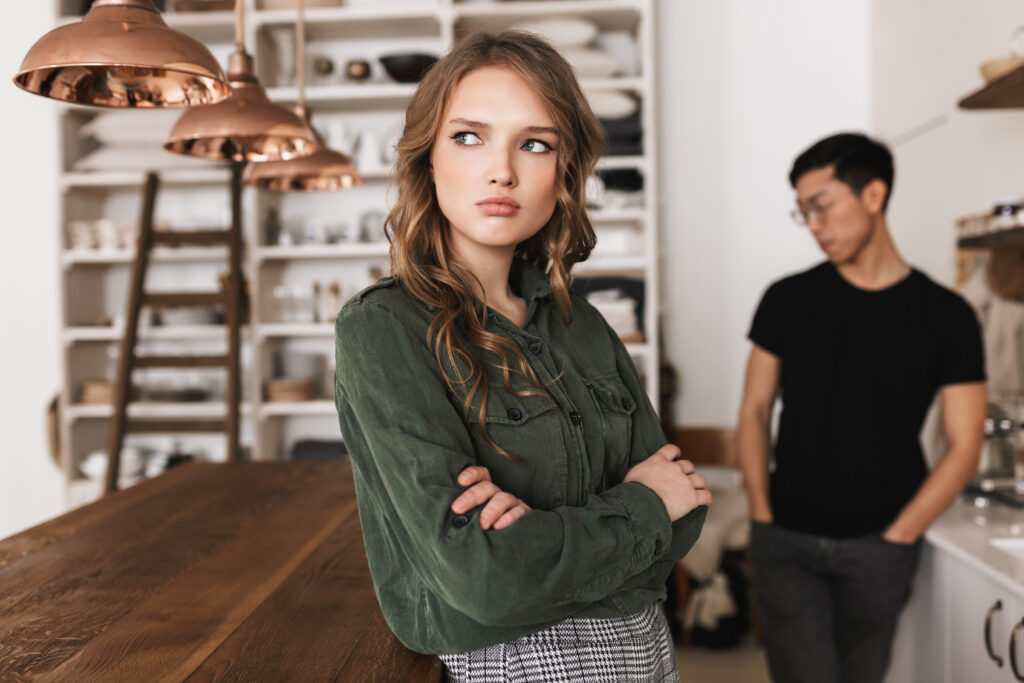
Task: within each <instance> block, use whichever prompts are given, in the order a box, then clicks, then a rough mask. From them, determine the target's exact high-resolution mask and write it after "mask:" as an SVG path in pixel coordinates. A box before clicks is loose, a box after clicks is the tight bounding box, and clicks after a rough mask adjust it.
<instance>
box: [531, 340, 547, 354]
mask: <svg viewBox="0 0 1024 683" xmlns="http://www.w3.org/2000/svg"><path fill="white" fill-rule="evenodd" d="M543 350H544V345H543V344H541V343H540V342H539V341H532V342H530V353H532V354H534V355H537V354H538V353H540V352H541V351H543Z"/></svg>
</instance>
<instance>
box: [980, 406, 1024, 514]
mask: <svg viewBox="0 0 1024 683" xmlns="http://www.w3.org/2000/svg"><path fill="white" fill-rule="evenodd" d="M1022 416H1024V396H1019V395H1013V396H997V397H993V398H992V400H991V402H990V403H989V404H988V414H987V416H986V417H985V443H984V445H983V446H982V448H981V460H980V461H979V464H978V473H977V474H976V475H975V477H974V478H973V479H972V480H971V483H970V484H969V485H968V486H967V490H966V493H967V495H968V496H984V497H986V498H989V499H991V500H993V501H996V502H1000V503H1004V504H1006V505H1012V506H1014V507H1019V508H1024V432H1022V431H1021V430H1022V427H1024V423H1022V419H1021V418H1022Z"/></svg>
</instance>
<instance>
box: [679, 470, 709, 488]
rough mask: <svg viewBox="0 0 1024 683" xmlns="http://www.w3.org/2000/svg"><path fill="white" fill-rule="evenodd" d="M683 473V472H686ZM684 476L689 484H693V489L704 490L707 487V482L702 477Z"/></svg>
mask: <svg viewBox="0 0 1024 683" xmlns="http://www.w3.org/2000/svg"><path fill="white" fill-rule="evenodd" d="M683 471H684V472H685V471H686V470H683ZM686 476H688V477H689V478H690V483H691V484H693V488H695V489H706V488H707V487H708V480H707V479H706V478H705V477H704V476H703V475H700V474H688V475H686Z"/></svg>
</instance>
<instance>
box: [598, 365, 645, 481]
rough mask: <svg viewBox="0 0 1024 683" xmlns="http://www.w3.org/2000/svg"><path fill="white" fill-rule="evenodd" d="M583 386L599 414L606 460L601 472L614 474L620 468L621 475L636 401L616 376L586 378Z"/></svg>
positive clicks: (627, 453)
mask: <svg viewBox="0 0 1024 683" xmlns="http://www.w3.org/2000/svg"><path fill="white" fill-rule="evenodd" d="M587 387H588V388H589V389H590V394H591V396H592V397H593V399H594V403H595V405H596V406H597V410H598V412H599V413H600V415H601V435H602V437H603V440H604V450H605V458H606V463H607V466H606V468H605V471H611V472H615V473H618V471H619V470H620V469H621V470H622V474H623V475H624V474H625V471H626V470H627V469H629V453H630V444H631V443H632V439H633V413H634V412H636V402H635V401H634V400H633V397H632V396H631V395H630V393H629V390H628V389H626V385H625V384H623V382H622V379H620V378H619V376H618V375H609V376H605V377H598V378H595V379H591V380H588V381H587Z"/></svg>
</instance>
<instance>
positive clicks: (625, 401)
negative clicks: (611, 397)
mask: <svg viewBox="0 0 1024 683" xmlns="http://www.w3.org/2000/svg"><path fill="white" fill-rule="evenodd" d="M622 409H623V410H629V399H625V398H624V399H622Z"/></svg>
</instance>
